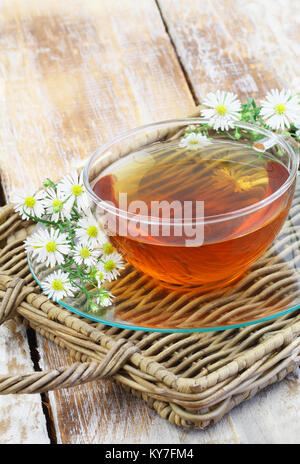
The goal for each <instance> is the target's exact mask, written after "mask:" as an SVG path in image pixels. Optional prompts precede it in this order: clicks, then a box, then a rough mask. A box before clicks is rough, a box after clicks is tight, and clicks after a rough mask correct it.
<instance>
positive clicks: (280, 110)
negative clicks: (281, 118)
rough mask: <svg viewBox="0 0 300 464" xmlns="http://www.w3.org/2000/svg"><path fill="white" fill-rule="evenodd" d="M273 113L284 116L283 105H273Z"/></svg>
mask: <svg viewBox="0 0 300 464" xmlns="http://www.w3.org/2000/svg"><path fill="white" fill-rule="evenodd" d="M275 111H276V113H277V114H284V113H285V105H283V104H282V103H279V104H278V105H275Z"/></svg>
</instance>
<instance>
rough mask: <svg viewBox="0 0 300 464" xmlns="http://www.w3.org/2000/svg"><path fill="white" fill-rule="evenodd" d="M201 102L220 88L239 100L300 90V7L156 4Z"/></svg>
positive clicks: (194, 1) (188, 1)
mask: <svg viewBox="0 0 300 464" xmlns="http://www.w3.org/2000/svg"><path fill="white" fill-rule="evenodd" d="M158 4H159V7H160V9H161V12H162V15H163V18H164V21H165V23H166V25H167V28H168V31H169V34H170V36H171V38H172V41H173V43H174V45H175V47H176V50H177V53H178V55H179V58H180V60H181V63H182V65H183V67H184V69H185V71H186V73H187V75H188V78H189V80H190V82H191V84H192V87H193V90H194V92H195V95H196V96H197V98H198V100H199V101H201V99H203V97H204V96H205V95H206V94H207V92H211V91H215V90H216V89H218V88H219V89H223V90H229V91H233V92H236V93H237V94H238V95H239V96H240V97H241V98H242V99H243V100H244V99H246V98H247V97H248V96H255V97H258V96H261V97H262V96H264V95H265V92H266V91H267V90H270V89H271V88H276V87H279V88H282V87H287V88H290V89H291V90H293V91H297V92H299V91H300V74H299V59H300V3H299V2H295V1H293V0H276V1H274V0H265V1H261V0H253V1H251V2H249V1H248V0H238V1H234V0H229V1H228V0H209V1H207V0H185V1H184V2H180V1H173V0H158Z"/></svg>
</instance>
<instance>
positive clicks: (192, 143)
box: [189, 139, 199, 145]
mask: <svg viewBox="0 0 300 464" xmlns="http://www.w3.org/2000/svg"><path fill="white" fill-rule="evenodd" d="M189 143H190V144H191V145H197V144H198V143H199V140H197V139H191V140H189Z"/></svg>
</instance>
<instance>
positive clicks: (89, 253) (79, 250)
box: [73, 244, 100, 267]
mask: <svg viewBox="0 0 300 464" xmlns="http://www.w3.org/2000/svg"><path fill="white" fill-rule="evenodd" d="M99 255H100V250H95V249H93V248H91V247H89V246H87V245H81V244H78V245H76V246H75V249H74V252H73V258H74V261H75V263H77V264H79V265H80V264H85V265H86V266H88V267H92V266H95V265H96V264H97V258H98V257H99Z"/></svg>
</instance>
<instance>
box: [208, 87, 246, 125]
mask: <svg viewBox="0 0 300 464" xmlns="http://www.w3.org/2000/svg"><path fill="white" fill-rule="evenodd" d="M202 103H203V105H205V106H208V109H204V110H202V111H201V114H202V116H203V117H204V118H206V119H208V123H209V124H210V125H211V126H213V127H214V129H215V130H218V129H221V130H228V129H229V127H231V128H233V127H234V121H236V120H238V119H240V114H239V112H240V111H241V110H242V107H241V103H240V101H239V100H238V98H237V95H235V94H234V93H232V92H224V91H221V90H217V92H216V93H211V92H210V93H209V94H208V95H207V97H206V98H205V99H204V100H203V102H202Z"/></svg>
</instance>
